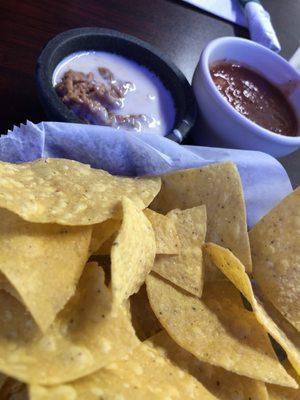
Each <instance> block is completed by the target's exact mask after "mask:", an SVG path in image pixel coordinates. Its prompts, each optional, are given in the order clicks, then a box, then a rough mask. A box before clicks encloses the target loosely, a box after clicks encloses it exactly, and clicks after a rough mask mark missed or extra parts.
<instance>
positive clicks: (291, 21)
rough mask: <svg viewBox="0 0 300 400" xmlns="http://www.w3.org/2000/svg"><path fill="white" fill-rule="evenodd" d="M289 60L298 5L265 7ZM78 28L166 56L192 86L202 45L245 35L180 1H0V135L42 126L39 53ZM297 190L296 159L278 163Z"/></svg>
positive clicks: (288, 1) (279, 2)
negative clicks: (120, 37) (104, 31)
mask: <svg viewBox="0 0 300 400" xmlns="http://www.w3.org/2000/svg"><path fill="white" fill-rule="evenodd" d="M263 4H264V6H265V8H266V9H267V10H268V11H269V12H270V14H271V17H272V21H273V25H274V27H275V29H276V32H277V34H278V37H279V40H280V42H281V45H282V53H281V54H282V56H284V57H286V58H289V57H290V56H291V55H292V54H293V53H294V51H295V50H296V48H297V47H298V46H299V45H300V28H299V21H300V1H299V0H284V1H283V0H264V1H263ZM82 26H98V27H106V28H112V29H117V30H120V31H123V32H126V33H129V34H132V35H135V36H137V37H139V38H141V39H143V40H146V41H148V42H149V43H151V44H153V45H155V46H157V47H158V48H159V49H160V50H162V51H164V52H165V53H166V54H167V55H168V56H169V58H171V59H172V60H173V62H174V63H175V64H176V65H177V66H178V67H179V68H180V69H181V70H182V71H183V73H184V74H185V75H186V77H187V79H188V80H189V81H190V80H191V78H192V75H193V71H194V69H195V66H196V64H197V62H198V59H199V55H200V53H201V50H202V49H203V48H204V46H205V45H206V44H207V43H208V42H210V41H211V40H212V39H215V38H217V37H220V36H232V35H236V36H243V37H247V35H248V32H247V30H245V29H242V28H239V27H237V26H235V25H233V24H231V23H229V22H227V21H224V20H222V19H220V18H217V17H215V16H212V15H210V14H208V13H206V12H203V11H201V10H199V9H197V8H195V7H193V6H190V5H188V4H186V3H184V2H182V1H171V0H84V1H82V0H72V1H71V0H60V1H57V0H43V1H38V0H36V1H35V0H22V1H20V0H19V1H17V0H0V38H1V40H0V95H1V97H0V98H1V107H0V133H5V132H6V130H7V129H9V128H12V126H13V125H14V124H19V123H21V122H25V121H26V120H27V119H28V120H31V121H33V122H39V121H42V120H46V116H45V114H44V112H43V110H42V108H41V106H40V104H39V102H38V99H37V95H36V90H35V83H34V70H35V64H36V59H37V57H38V55H39V53H40V51H41V49H42V47H43V46H44V45H45V44H46V43H47V41H48V40H49V39H51V38H52V37H53V36H54V35H56V34H57V33H59V32H62V31H64V30H67V29H70V28H76V27H82ZM281 161H282V163H283V164H284V165H285V167H286V169H287V170H288V173H289V175H290V177H291V179H292V182H293V184H294V186H295V185H300V152H296V153H294V154H293V155H291V156H288V157H285V158H284V159H283V160H281Z"/></svg>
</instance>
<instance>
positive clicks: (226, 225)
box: [151, 162, 252, 272]
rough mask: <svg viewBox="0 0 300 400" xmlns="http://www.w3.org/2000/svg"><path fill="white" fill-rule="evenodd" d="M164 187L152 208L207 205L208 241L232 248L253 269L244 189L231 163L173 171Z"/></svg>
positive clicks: (166, 179)
mask: <svg viewBox="0 0 300 400" xmlns="http://www.w3.org/2000/svg"><path fill="white" fill-rule="evenodd" d="M161 179H162V188H161V191H160V192H159V194H158V196H157V197H156V198H155V200H154V201H153V203H152V204H151V208H152V209H153V210H155V211H158V212H161V213H164V214H165V213H167V212H168V211H170V210H172V209H174V208H180V209H182V210H183V209H186V208H191V207H195V206H199V205H201V204H205V205H206V211H207V234H206V240H207V241H211V242H214V243H218V244H221V245H222V246H225V247H228V248H230V249H231V250H232V251H233V253H234V254H235V255H236V256H237V257H239V258H240V259H241V260H242V261H243V263H244V264H245V266H246V268H247V271H248V272H250V271H251V270H252V266H251V254H250V246H249V238H248V233H247V222H246V210H245V202H244V196H243V189H242V185H241V181H240V176H239V173H238V171H237V168H236V166H235V165H234V164H233V163H232V162H226V163H220V164H211V165H208V166H206V167H201V168H193V169H186V170H182V171H174V172H171V173H168V174H164V175H162V176H161Z"/></svg>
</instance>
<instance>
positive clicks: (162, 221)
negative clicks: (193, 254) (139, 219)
mask: <svg viewBox="0 0 300 400" xmlns="http://www.w3.org/2000/svg"><path fill="white" fill-rule="evenodd" d="M144 214H145V215H146V217H147V218H148V219H149V221H150V222H151V225H152V228H153V230H154V233H155V241H156V254H178V253H179V251H180V249H179V238H178V234H177V231H176V227H175V224H174V221H173V220H172V219H171V218H169V217H168V216H165V215H162V214H159V213H157V212H155V211H152V210H150V209H149V208H146V210H144Z"/></svg>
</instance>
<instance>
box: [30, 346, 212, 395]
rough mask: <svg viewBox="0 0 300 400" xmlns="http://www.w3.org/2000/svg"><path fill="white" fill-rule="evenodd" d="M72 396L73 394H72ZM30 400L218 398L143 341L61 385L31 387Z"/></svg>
mask: <svg viewBox="0 0 300 400" xmlns="http://www.w3.org/2000/svg"><path fill="white" fill-rule="evenodd" d="M72 396H73V397H72ZM30 399H31V400H57V399H60V400H71V399H84V400H99V399H103V400H112V399H114V400H133V399H140V400H162V399H164V400H167V399H170V400H173V399H174V400H175V399H186V400H188V399H190V400H195V399H201V400H217V398H216V397H214V396H212V395H211V394H210V393H209V392H208V391H207V390H206V389H205V388H204V386H203V385H202V384H201V383H200V382H198V381H197V380H196V379H195V378H193V377H192V376H191V375H189V374H188V373H186V372H184V371H182V370H181V369H180V368H178V367H176V366H174V365H173V364H172V363H171V362H170V361H169V360H168V359H167V358H166V357H164V356H163V355H161V354H160V352H159V351H157V350H156V349H154V348H153V347H152V346H148V345H147V344H144V343H142V344H141V345H140V346H138V347H137V348H136V349H134V350H133V352H132V354H131V355H130V356H129V358H128V359H125V360H123V361H118V362H115V363H113V364H111V365H110V366H108V367H106V368H103V369H101V370H99V371H97V372H96V373H95V374H93V375H90V376H88V377H86V378H84V379H80V380H78V381H76V382H73V383H71V384H70V385H65V386H63V387H54V388H46V387H40V386H32V387H31V388H30Z"/></svg>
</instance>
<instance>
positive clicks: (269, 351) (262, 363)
mask: <svg viewBox="0 0 300 400" xmlns="http://www.w3.org/2000/svg"><path fill="white" fill-rule="evenodd" d="M146 285H147V292H148V296H149V301H150V305H151V307H152V309H153V311H154V313H155V315H156V316H157V318H158V319H159V321H160V323H161V324H162V326H163V327H164V328H165V329H166V331H167V332H168V334H169V335H170V336H171V337H172V339H173V340H175V342H176V343H177V344H178V345H179V346H181V347H182V348H184V349H185V350H186V351H188V352H190V353H192V354H193V355H194V356H195V357H196V358H197V359H198V360H200V361H203V362H207V363H209V364H212V365H215V366H218V367H222V368H224V369H226V370H228V371H230V372H235V373H236V374H238V375H244V376H247V377H248V378H252V379H258V380H261V381H263V382H269V383H276V384H281V385H284V386H288V387H294V386H295V385H296V383H295V381H294V380H293V379H292V378H291V377H290V376H289V375H288V374H287V373H286V371H285V370H284V368H283V367H282V366H281V364H280V363H279V361H278V359H277V357H276V355H275V353H274V350H273V348H272V346H271V343H270V341H269V338H268V335H267V333H266V332H265V331H264V329H263V328H262V327H261V325H260V324H258V323H257V321H256V318H255V316H254V315H253V313H252V312H250V311H247V310H246V309H245V308H244V307H243V304H242V300H241V297H240V294H239V292H238V291H237V290H236V289H235V288H234V287H233V285H232V284H231V283H230V282H228V281H224V280H223V281H217V282H215V283H212V282H208V283H207V284H206V285H205V287H204V292H203V295H202V298H201V299H199V298H197V297H194V296H191V295H189V294H188V293H187V292H184V291H182V290H180V289H179V288H177V287H175V286H172V285H171V284H169V283H168V282H167V281H164V280H163V279H161V278H159V277H158V276H156V275H154V274H151V275H149V276H148V277H147V279H146Z"/></svg>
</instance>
